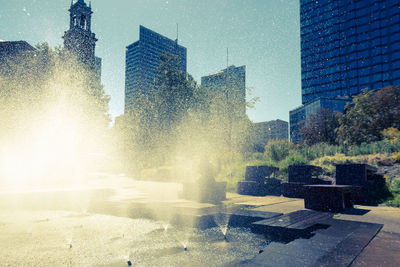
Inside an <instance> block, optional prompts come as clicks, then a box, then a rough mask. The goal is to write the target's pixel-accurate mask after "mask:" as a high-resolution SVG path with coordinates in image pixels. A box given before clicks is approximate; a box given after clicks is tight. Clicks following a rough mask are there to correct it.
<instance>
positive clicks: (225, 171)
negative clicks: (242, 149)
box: [216, 161, 246, 192]
mask: <svg viewBox="0 0 400 267" xmlns="http://www.w3.org/2000/svg"><path fill="white" fill-rule="evenodd" d="M245 172H246V162H244V161H234V162H231V163H229V164H226V165H225V166H224V167H223V168H221V170H220V171H219V173H218V174H217V177H216V180H217V181H219V182H226V190H227V191H228V192H236V191H237V183H238V182H240V181H243V180H244V176H245Z"/></svg>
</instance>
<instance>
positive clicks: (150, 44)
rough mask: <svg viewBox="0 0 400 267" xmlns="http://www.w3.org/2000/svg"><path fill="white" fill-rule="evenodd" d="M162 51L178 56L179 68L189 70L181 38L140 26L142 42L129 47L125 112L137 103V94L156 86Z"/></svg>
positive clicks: (127, 48)
mask: <svg viewBox="0 0 400 267" xmlns="http://www.w3.org/2000/svg"><path fill="white" fill-rule="evenodd" d="M162 54H172V55H176V56H178V60H179V69H180V70H181V71H184V72H185V73H186V66H187V63H186V57H187V51H186V48H185V47H183V46H181V45H179V44H178V40H171V39H169V38H167V37H165V36H162V35H160V34H158V33H156V32H154V31H152V30H150V29H148V28H146V27H143V26H142V25H140V28H139V41H136V42H134V43H132V44H130V45H128V46H127V47H126V69H125V112H126V111H127V110H129V109H131V108H132V107H133V106H134V103H135V98H136V96H137V95H138V93H140V94H146V91H147V90H148V88H150V87H152V86H153V84H154V78H155V77H156V74H157V68H158V67H159V66H160V63H161V60H160V55H162Z"/></svg>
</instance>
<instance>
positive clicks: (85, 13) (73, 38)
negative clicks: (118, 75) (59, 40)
mask: <svg viewBox="0 0 400 267" xmlns="http://www.w3.org/2000/svg"><path fill="white" fill-rule="evenodd" d="M68 11H69V13H70V24H69V30H68V31H66V32H65V34H64V36H63V39H64V47H65V49H67V50H69V51H71V52H72V53H73V54H74V55H76V56H77V58H78V60H79V61H81V62H82V63H84V64H87V65H88V66H89V67H90V68H91V69H92V70H93V71H95V72H96V74H97V75H98V77H99V78H100V76H101V58H99V57H96V56H95V49H96V42H97V39H96V35H95V34H94V33H93V32H92V27H91V26H92V25H91V24H92V14H93V12H92V8H91V4H89V6H88V5H86V3H85V1H84V0H78V1H76V2H75V3H74V2H73V1H72V2H71V8H70V9H69V10H68Z"/></svg>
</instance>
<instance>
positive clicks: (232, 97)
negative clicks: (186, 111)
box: [201, 65, 246, 115]
mask: <svg viewBox="0 0 400 267" xmlns="http://www.w3.org/2000/svg"><path fill="white" fill-rule="evenodd" d="M201 86H203V87H205V88H208V89H209V90H211V91H218V92H221V93H224V94H226V96H227V98H228V102H229V103H230V105H231V106H232V107H233V106H234V107H235V109H236V110H234V111H235V113H236V114H238V115H245V114H246V66H240V67H235V66H233V65H232V66H229V67H228V68H226V69H223V70H221V71H219V72H217V73H215V74H211V75H207V76H203V77H201Z"/></svg>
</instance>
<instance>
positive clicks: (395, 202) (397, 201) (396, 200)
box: [386, 194, 400, 207]
mask: <svg viewBox="0 0 400 267" xmlns="http://www.w3.org/2000/svg"><path fill="white" fill-rule="evenodd" d="M386 205H387V206H392V207H400V194H399V195H395V196H394V197H393V199H391V200H389V201H387V202H386Z"/></svg>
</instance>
